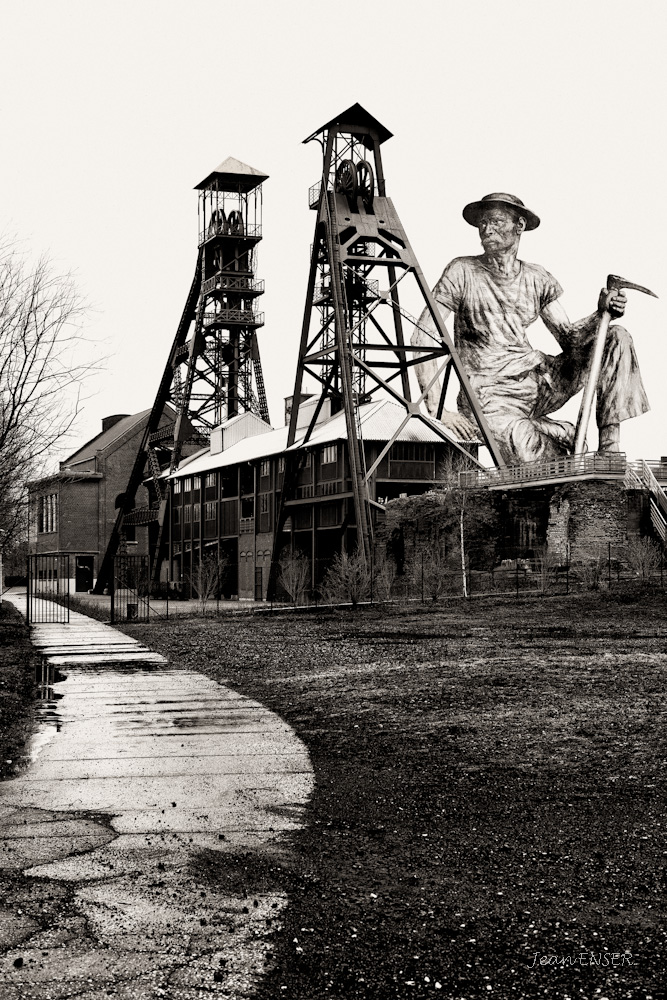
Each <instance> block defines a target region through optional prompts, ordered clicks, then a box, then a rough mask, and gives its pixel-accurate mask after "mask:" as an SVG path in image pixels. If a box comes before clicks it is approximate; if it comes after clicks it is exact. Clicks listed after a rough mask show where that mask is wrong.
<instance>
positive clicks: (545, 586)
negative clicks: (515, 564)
mask: <svg viewBox="0 0 667 1000" xmlns="http://www.w3.org/2000/svg"><path fill="white" fill-rule="evenodd" d="M535 564H536V569H537V572H538V573H539V575H540V582H541V584H542V593H543V594H546V593H547V592H548V591H549V590H551V588H552V587H553V586H554V584H555V583H556V580H557V578H558V556H557V554H556V553H555V552H554V551H553V549H551V548H549V546H548V545H543V546H541V547H540V548H539V549H538V550H537V551H536V553H535Z"/></svg>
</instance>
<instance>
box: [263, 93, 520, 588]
mask: <svg viewBox="0 0 667 1000" xmlns="http://www.w3.org/2000/svg"><path fill="white" fill-rule="evenodd" d="M390 137H391V132H389V131H388V130H387V129H386V128H385V127H384V125H382V124H381V123H380V122H379V121H377V119H375V118H374V117H373V116H372V115H371V114H369V113H368V112H367V111H366V110H365V109H364V108H362V107H361V105H359V104H354V105H353V106H352V107H350V108H348V109H347V110H346V111H344V112H343V113H342V114H341V115H339V116H338V117H337V118H335V119H333V120H332V121H330V122H327V123H326V124H325V125H323V126H322V127H321V128H319V129H318V130H317V131H316V132H314V133H313V134H312V135H311V136H309V137H308V138H307V139H306V140H305V142H311V141H313V140H316V141H318V142H319V143H320V144H321V146H322V152H323V167H322V178H321V180H320V181H319V182H318V183H317V184H315V185H314V186H313V187H312V188H311V189H310V192H309V206H310V208H312V209H314V210H315V211H316V212H317V221H316V224H315V237H314V240H313V246H312V253H311V262H310V274H309V277H308V290H307V294H306V304H305V311H304V316H303V324H302V328H301V341H300V347H299V359H298V366H297V373H296V381H295V385H294V395H293V403H292V412H291V419H290V426H289V433H288V441H287V447H288V449H289V448H290V447H291V446H292V445H293V444H294V442H295V439H296V436H297V426H298V423H299V420H298V411H299V406H300V404H301V402H302V400H303V398H304V397H303V384H304V377H305V376H306V375H308V376H309V377H311V378H312V379H313V380H314V382H315V383H316V384H317V385H318V391H319V394H320V395H319V401H318V403H317V406H316V407H315V409H314V411H313V415H312V419H311V420H310V423H309V426H308V428H307V430H306V431H305V436H304V437H303V438H301V436H300V437H299V440H300V441H302V443H304V444H305V443H307V442H308V440H309V438H310V436H311V434H312V433H313V430H314V428H315V425H316V424H317V421H318V418H319V416H320V413H321V410H322V407H323V405H324V402H325V400H327V399H329V400H330V401H331V412H332V413H335V412H336V411H339V410H344V412H345V417H346V425H347V448H348V461H349V465H350V478H351V482H352V489H353V493H354V508H355V517H356V523H357V544H358V548H359V551H360V552H361V553H363V554H364V555H365V557H366V558H367V559H368V558H370V552H371V540H372V531H373V511H372V507H373V502H372V501H371V499H370V497H369V491H368V485H367V484H368V481H369V477H370V476H371V475H372V473H373V471H374V469H375V467H376V466H377V465H378V463H379V462H381V461H382V459H383V458H384V456H385V455H386V454H387V453H388V452H389V450H390V449H391V447H392V445H393V444H394V441H395V440H396V438H397V436H398V434H399V433H400V432H401V431H402V429H403V427H404V426H405V425H406V424H407V423H408V421H410V420H411V419H412V418H414V417H416V418H418V419H420V420H422V421H424V423H426V424H428V426H429V427H431V428H433V430H435V431H436V433H437V434H438V435H439V436H440V437H441V438H442V439H443V440H445V441H447V442H449V443H453V444H454V445H455V446H456V447H458V448H460V450H461V451H464V452H465V454H466V459H467V460H468V461H470V457H471V456H470V454H469V451H468V450H466V446H465V442H455V441H453V438H452V435H451V433H450V432H449V431H448V430H447V429H446V428H445V427H444V426H443V425H442V424H441V423H440V422H439V421H438V420H437V419H432V418H431V417H429V416H428V415H427V414H426V413H425V412H423V411H422V409H421V404H422V402H423V399H424V395H422V396H421V397H419V398H417V399H415V398H413V394H412V392H411V386H410V378H409V371H410V368H411V367H412V366H414V365H416V364H420V363H423V362H424V361H428V360H431V359H437V361H438V362H439V365H438V369H439V371H438V374H439V375H440V376H443V378H442V393H441V398H440V407H439V410H438V416H440V415H441V414H442V410H443V407H444V401H445V394H446V392H447V387H448V383H449V376H450V375H451V372H452V371H454V372H455V374H456V377H457V378H458V381H459V385H460V387H461V389H462V390H463V392H464V393H465V395H466V396H467V398H468V400H469V403H470V409H471V411H472V414H473V415H474V419H475V421H476V423H477V426H478V429H479V434H480V441H481V442H483V443H484V444H486V446H487V447H488V449H489V452H490V453H491V456H492V459H493V461H494V462H495V464H496V465H503V460H502V458H501V455H500V453H499V451H498V448H497V445H496V443H495V441H494V440H493V437H492V435H491V433H490V431H489V428H488V426H487V423H486V420H485V418H484V414H483V412H482V409H481V406H480V404H479V402H478V401H477V399H476V397H475V395H474V393H473V390H472V388H471V386H470V383H469V381H468V378H467V376H466V374H465V371H464V369H463V366H462V363H461V361H460V359H459V356H458V353H457V351H456V348H455V346H454V344H453V342H452V340H451V338H450V337H449V334H448V333H447V330H446V329H445V326H444V324H443V322H442V319H441V317H440V313H439V311H438V308H437V306H436V304H435V302H434V300H433V297H432V295H431V291H430V288H429V286H428V285H427V283H426V281H425V279H424V276H423V274H422V271H421V268H420V266H419V263H418V261H417V258H416V256H415V254H414V252H413V250H412V247H411V246H410V243H409V241H408V238H407V235H406V233H405V230H404V229H403V226H402V224H401V222H400V219H399V217H398V214H397V212H396V209H395V208H394V206H393V204H392V201H391V199H390V198H388V197H387V193H386V186H385V177H384V171H383V167H382V154H381V146H382V144H383V143H384V142H385V141H386V140H387V139H389V138H390ZM403 282H406V283H413V284H414V283H416V286H417V289H418V292H419V296H420V298H421V302H422V306H424V305H425V306H426V307H427V308H428V310H429V312H430V314H431V316H432V318H433V321H434V323H435V326H436V329H437V331H438V339H437V340H433V343H432V345H430V346H428V347H413V346H411V345H410V344H409V338H408V337H407V336H406V325H407V327H408V330H411V328H412V326H413V325H414V324H415V320H414V318H413V317H411V316H409V315H408V314H407V313H406V311H405V309H404V308H403V307H402V305H401V302H400V296H399V289H400V286H401V284H402V283H403ZM420 311H421V310H420ZM434 381H435V380H434ZM382 396H384V397H385V398H386V397H387V396H389V397H390V398H391V399H393V400H394V401H396V402H398V403H400V404H401V405H402V406H403V407H404V408H405V421H404V423H403V424H402V425H401V427H400V428H399V429H398V430H397V432H396V434H394V435H393V437H392V438H391V439H390V440H388V441H387V443H386V447H385V448H384V450H383V451H382V452H381V454H380V455H379V456H378V458H377V460H376V462H375V463H374V465H373V466H372V467H371V468H366V467H365V463H364V449H363V447H362V443H361V441H360V427H359V425H358V419H357V416H358V414H357V408H358V406H359V404H361V403H364V402H369V401H373V400H375V399H377V398H381V397H382ZM288 455H289V452H288ZM292 456H293V457H291V459H290V460H289V461H288V464H287V468H286V472H285V488H284V490H283V493H282V504H281V508H280V511H279V514H278V526H277V531H276V545H278V544H279V542H278V539H279V538H280V532H281V526H282V523H283V522H284V520H285V518H286V516H287V508H286V506H285V505H286V504H287V503H289V501H290V499H292V498H293V496H294V491H295V488H296V477H297V474H298V455H297V453H294V452H293V453H292ZM278 555H279V553H278V551H277V550H276V551H274V554H273V568H274V575H275V572H276V569H275V567H276V565H277V559H278Z"/></svg>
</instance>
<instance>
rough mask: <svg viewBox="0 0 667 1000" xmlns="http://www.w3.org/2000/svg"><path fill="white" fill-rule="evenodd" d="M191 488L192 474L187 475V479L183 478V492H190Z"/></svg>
mask: <svg viewBox="0 0 667 1000" xmlns="http://www.w3.org/2000/svg"><path fill="white" fill-rule="evenodd" d="M191 489H192V479H191V478H190V476H186V477H185V479H184V480H183V492H184V493H189V492H190V490H191Z"/></svg>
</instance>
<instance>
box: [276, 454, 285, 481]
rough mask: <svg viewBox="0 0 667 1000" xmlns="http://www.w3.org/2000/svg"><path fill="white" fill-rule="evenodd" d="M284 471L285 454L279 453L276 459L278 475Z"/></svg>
mask: <svg viewBox="0 0 667 1000" xmlns="http://www.w3.org/2000/svg"><path fill="white" fill-rule="evenodd" d="M284 472H285V456H284V455H281V456H280V457H279V459H278V475H279V476H282V475H283V474H284Z"/></svg>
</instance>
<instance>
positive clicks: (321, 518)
mask: <svg viewBox="0 0 667 1000" xmlns="http://www.w3.org/2000/svg"><path fill="white" fill-rule="evenodd" d="M317 519H318V522H319V525H320V527H321V528H332V527H333V526H334V525H336V524H340V508H339V505H338V504H337V503H323V504H322V505H321V506H320V508H319V510H318V518H317Z"/></svg>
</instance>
